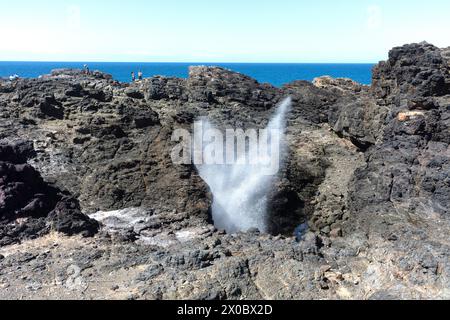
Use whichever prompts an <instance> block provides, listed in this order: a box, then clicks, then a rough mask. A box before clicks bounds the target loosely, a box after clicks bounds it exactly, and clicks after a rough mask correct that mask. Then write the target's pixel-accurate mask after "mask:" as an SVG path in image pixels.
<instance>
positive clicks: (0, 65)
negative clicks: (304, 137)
mask: <svg viewBox="0 0 450 320" xmlns="http://www.w3.org/2000/svg"><path fill="white" fill-rule="evenodd" d="M84 64H87V65H88V66H89V69H90V70H92V71H93V70H99V71H102V72H105V73H108V74H111V75H112V76H113V78H114V79H115V80H117V81H120V82H130V81H131V72H132V71H134V72H135V73H136V75H137V73H138V71H139V70H140V71H142V72H143V74H144V78H148V77H153V76H166V77H177V78H187V77H188V75H189V67H190V66H200V65H206V66H217V67H222V68H226V69H230V70H232V71H236V72H239V73H242V74H245V75H247V76H250V77H252V78H254V79H256V80H257V81H258V82H260V83H270V84H272V85H274V86H277V87H281V86H283V85H285V84H287V83H290V82H292V81H295V80H306V81H312V80H313V79H314V78H316V77H320V76H331V77H334V78H350V79H352V80H354V81H357V82H359V83H361V84H366V85H369V84H370V83H371V79H372V68H373V66H374V65H375V64H371V63H207V62H190V63H189V62H142V63H140V62H35V61H3V62H1V61H0V78H8V77H10V76H13V75H18V76H19V77H21V78H37V77H39V76H41V75H44V74H49V73H50V72H51V70H53V69H60V68H73V69H82V68H83V65H84Z"/></svg>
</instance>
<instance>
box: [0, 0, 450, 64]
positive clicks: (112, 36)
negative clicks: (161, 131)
mask: <svg viewBox="0 0 450 320" xmlns="http://www.w3.org/2000/svg"><path fill="white" fill-rule="evenodd" d="M449 13H450V1H448V0H428V1H411V0H378V1H377V0H373V1H366V0H340V1H336V0H315V1H311V0H308V1H303V0H128V1H123V0H71V1H65V0H40V1H36V0H14V1H11V0H0V30H1V31H0V60H33V61H34V60H44V61H140V62H145V61H150V62H151V61H168V62H172V61H180V62H181V61H183V62H377V61H379V60H383V59H385V58H386V56H387V51H388V50H389V49H390V48H391V47H393V46H396V45H402V44H405V43H409V42H419V41H423V40H427V41H428V42H431V43H433V44H435V45H437V46H450V37H449V35H450V18H449Z"/></svg>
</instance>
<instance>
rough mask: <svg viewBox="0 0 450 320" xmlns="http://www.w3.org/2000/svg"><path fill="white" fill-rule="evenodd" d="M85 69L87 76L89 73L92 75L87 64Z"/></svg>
mask: <svg viewBox="0 0 450 320" xmlns="http://www.w3.org/2000/svg"><path fill="white" fill-rule="evenodd" d="M83 68H84V73H85V74H89V73H90V71H89V67H88V65H87V64H85V65H84V66H83Z"/></svg>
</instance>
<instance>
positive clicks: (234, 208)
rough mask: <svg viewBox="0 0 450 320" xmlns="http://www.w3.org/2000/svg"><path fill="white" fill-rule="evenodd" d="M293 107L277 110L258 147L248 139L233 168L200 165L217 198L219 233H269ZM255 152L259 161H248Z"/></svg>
mask: <svg viewBox="0 0 450 320" xmlns="http://www.w3.org/2000/svg"><path fill="white" fill-rule="evenodd" d="M290 106H291V98H287V99H285V100H284V101H283V102H282V103H281V104H280V105H279V106H278V109H277V111H276V113H275V115H274V116H273V118H272V119H271V121H270V122H269V124H268V126H267V128H266V130H262V131H264V133H261V131H260V134H259V143H258V141H256V145H254V144H255V141H254V140H251V139H249V141H248V144H249V145H248V146H247V148H245V152H244V155H241V156H239V154H238V156H237V158H236V159H235V160H236V161H234V164H229V162H224V163H226V164H213V165H211V164H209V165H208V164H202V165H197V169H198V171H199V173H200V176H201V177H202V178H203V180H204V181H205V182H206V183H207V184H208V185H209V187H210V189H211V192H212V194H213V196H214V202H213V207H212V215H213V220H214V224H215V226H216V227H217V228H218V229H221V230H226V231H227V232H228V233H234V232H239V231H247V230H249V229H252V228H257V229H259V230H260V231H261V232H267V230H268V226H267V206H268V199H269V193H270V191H271V190H272V188H273V183H274V180H275V177H276V174H277V173H278V170H279V168H280V167H281V165H282V163H283V160H284V159H283V155H284V154H285V153H286V150H285V147H284V136H285V131H286V115H287V113H288V112H289V109H290ZM206 126H207V127H211V125H210V124H207V125H206ZM216 131H217V130H216ZM203 138H204V137H203ZM233 140H234V139H233ZM233 142H234V141H233ZM227 146H229V144H228V142H227ZM268 146H269V147H268ZM202 148H203V147H202ZM203 150H204V149H203ZM234 150H235V149H234ZM255 150H257V152H256V155H257V160H258V161H256V162H255V161H248V160H249V159H250V158H251V156H252V155H250V153H252V152H254V151H255ZM227 151H229V150H227ZM233 155H234V154H233ZM274 165H276V170H273V169H274V167H273V166H274Z"/></svg>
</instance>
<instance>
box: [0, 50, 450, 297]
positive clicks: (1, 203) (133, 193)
mask: <svg viewBox="0 0 450 320" xmlns="http://www.w3.org/2000/svg"><path fill="white" fill-rule="evenodd" d="M449 62H450V59H449V55H448V50H446V49H439V48H436V47H434V46H432V45H430V44H427V43H421V44H412V45H406V46H403V47H399V48H394V49H393V50H392V51H391V52H390V54H389V59H388V60H387V61H385V62H381V63H380V64H378V65H377V66H376V67H375V68H374V72H373V82H372V85H371V86H363V85H360V84H358V83H355V82H353V81H351V80H349V79H332V78H330V77H321V78H318V79H316V80H315V81H314V82H313V83H309V82H305V81H296V82H294V83H291V84H288V85H286V86H284V87H282V88H276V87H273V86H271V85H268V84H260V83H258V82H257V81H255V80H253V79H251V78H249V77H247V76H244V75H241V74H238V73H234V72H231V71H228V70H224V69H221V68H214V67H193V68H191V69H190V75H189V78H188V79H176V78H164V77H154V78H151V79H145V80H143V81H138V82H135V83H132V84H123V83H118V82H116V81H114V80H113V79H112V78H111V77H110V76H108V75H105V74H103V73H100V72H94V73H92V74H90V75H86V74H83V73H82V72H81V71H77V70H55V71H54V72H53V73H52V74H51V75H47V76H43V77H41V78H39V79H19V80H15V81H12V82H11V81H5V80H1V81H0V118H1V121H0V139H1V142H0V245H3V246H4V247H3V248H0V266H1V268H0V287H3V288H4V290H2V291H1V292H0V297H5V298H6V297H7V298H11V297H15V296H25V297H29V298H47V297H53V298H55V297H72V298H99V297H110V298H130V299H135V298H137V299H167V298H194V299H197V298H198V299H208V298H212V299H216V298H221V299H242V298H253V299H261V298H275V299H276V298H284V299H302V298H304V299H322V298H340V299H357V298H359V299H361V298H362V299H369V298H373V299H383V298H449V297H450V292H449V290H448V287H449V283H450V282H449V275H450V263H449V252H450V251H449V244H448V235H449V234H450V233H449V231H450V215H449V210H450V207H449V203H450V177H449V174H450V149H449V143H450V140H449V139H450V138H449V137H450V74H449V68H450V64H449ZM286 96H291V97H292V99H293V109H292V112H291V114H290V117H289V124H288V138H287V140H288V142H289V155H288V160H287V165H286V167H285V168H284V169H283V171H282V173H281V174H280V176H279V177H278V180H277V181H276V184H275V187H274V190H273V192H272V194H271V198H270V203H269V217H268V218H269V229H270V233H271V234H260V233H259V232H258V230H249V232H247V233H240V234H235V235H227V234H225V233H224V232H221V231H220V230H216V229H215V228H214V226H213V221H212V218H211V213H210V210H211V202H212V195H211V194H210V192H209V190H208V186H207V185H206V184H205V183H204V181H202V179H201V178H200V177H199V175H198V174H197V172H196V170H195V168H194V167H193V166H191V165H174V164H173V163H172V161H171V158H170V154H171V150H172V148H173V146H174V142H172V141H171V136H172V133H173V131H174V130H175V129H177V128H186V129H189V128H190V127H191V125H192V124H193V122H194V121H195V120H196V119H198V118H200V117H203V116H207V117H208V118H209V119H211V121H212V122H213V123H215V124H216V125H217V126H219V127H223V128H224V127H227V126H232V127H244V128H249V127H257V128H258V127H260V128H262V127H264V126H265V125H266V124H267V122H268V119H269V118H270V116H271V114H272V113H273V111H274V107H275V106H276V104H277V103H278V102H280V101H281V100H282V99H283V98H284V97H286ZM88 216H90V217H88ZM97 221H98V222H97ZM99 222H100V227H99ZM299 226H300V227H299ZM61 233H62V234H65V235H61ZM76 234H81V236H84V237H86V238H82V237H81V236H76ZM94 234H96V235H95V236H94ZM73 235H75V236H74V237H71V238H70V237H67V236H73ZM89 237H91V238H89ZM5 245H9V246H5ZM24 251H25V252H26V253H23V252H24ZM18 264H20V265H21V268H20V269H17V265H18ZM73 266H75V267H76V268H79V271H80V273H79V279H81V280H82V281H81V282H77V283H78V286H75V287H73V286H68V285H67V284H68V283H69V284H71V283H70V282H68V280H67V277H68V276H67V270H70V268H71V267H73ZM39 268H45V269H46V270H50V271H51V272H50V273H51V274H57V275H58V277H59V278H58V279H60V281H59V282H58V281H57V283H53V282H52V280H50V279H51V277H52V275H51V274H50V273H46V272H43V273H42V272H36V270H38V269H39ZM69 278H70V277H69ZM80 283H82V284H83V285H80ZM74 288H75V289H74Z"/></svg>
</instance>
